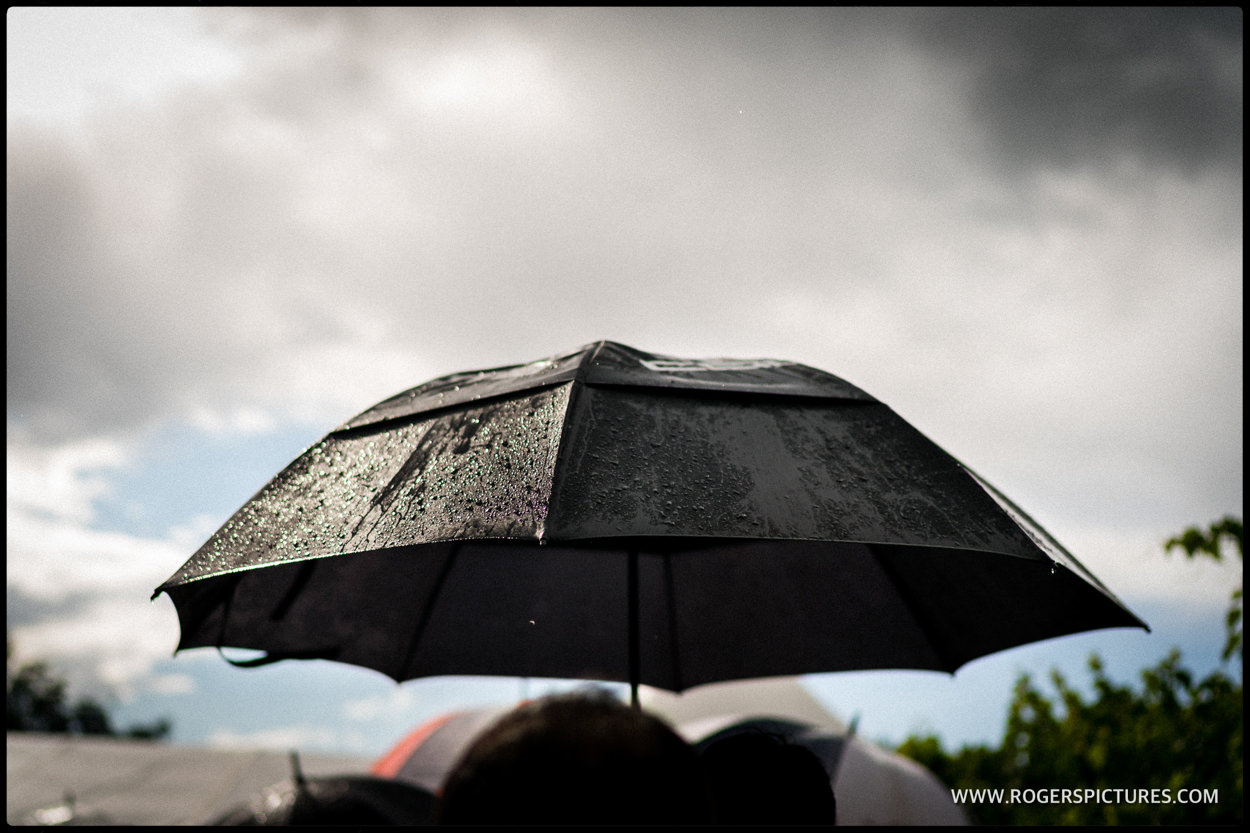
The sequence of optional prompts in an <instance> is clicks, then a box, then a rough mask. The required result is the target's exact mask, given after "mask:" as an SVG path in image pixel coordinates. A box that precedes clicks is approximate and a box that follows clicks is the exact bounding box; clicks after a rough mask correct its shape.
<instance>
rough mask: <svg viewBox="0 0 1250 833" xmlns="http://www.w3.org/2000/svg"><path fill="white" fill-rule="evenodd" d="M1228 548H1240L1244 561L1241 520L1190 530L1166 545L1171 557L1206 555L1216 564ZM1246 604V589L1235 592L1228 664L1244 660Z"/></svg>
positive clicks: (1226, 624)
mask: <svg viewBox="0 0 1250 833" xmlns="http://www.w3.org/2000/svg"><path fill="white" fill-rule="evenodd" d="M1225 544H1227V545H1229V548H1232V547H1236V549H1237V558H1239V559H1242V560H1244V554H1243V551H1242V529H1241V519H1240V518H1233V517H1225V518H1222V519H1220V520H1219V521H1216V522H1215V523H1213V524H1211V526H1209V527H1207V528H1206V529H1205V530H1204V529H1199V528H1198V527H1190V528H1189V529H1186V530H1185V531H1184V532H1182V533H1181V534H1180V535H1177V536H1176V537H1175V538H1169V539H1168V542H1167V543H1166V544H1164V549H1165V550H1166V551H1167V552H1169V553H1170V552H1171V551H1172V550H1174V549H1181V550H1184V551H1185V555H1186V556H1188V557H1189V558H1193V557H1195V556H1199V555H1206V556H1209V557H1211V558H1213V559H1215V560H1216V561H1222V560H1224V551H1225V549H1226V547H1225ZM1242 604H1243V600H1242V588H1240V587H1238V588H1237V589H1236V590H1234V591H1233V598H1232V604H1231V605H1230V606H1229V608H1228V614H1227V616H1225V619H1224V627H1225V630H1226V631H1227V638H1226V639H1225V642H1224V653H1223V657H1224V659H1225V660H1228V659H1231V658H1232V656H1233V655H1234V654H1236V655H1237V656H1238V657H1241V656H1242V649H1241V645H1242V637H1241V623H1242V619H1243V618H1244V617H1243V607H1242Z"/></svg>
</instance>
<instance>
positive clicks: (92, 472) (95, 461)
mask: <svg viewBox="0 0 1250 833" xmlns="http://www.w3.org/2000/svg"><path fill="white" fill-rule="evenodd" d="M26 433H27V432H26V431H25V430H23V429H21V428H17V429H15V428H14V427H13V426H10V428H9V436H8V441H7V443H6V445H5V502H6V504H7V505H8V508H9V513H10V519H11V516H12V513H13V512H14V511H15V510H17V511H21V512H36V513H40V514H43V515H48V516H52V517H55V518H58V519H61V520H67V521H74V522H79V523H84V522H87V521H90V520H91V518H92V517H93V509H92V502H93V501H94V500H96V499H97V498H99V497H102V496H104V495H106V494H107V493H108V490H109V486H108V480H107V477H106V475H105V474H103V472H106V471H108V470H110V469H116V468H119V467H121V466H123V465H125V464H126V463H127V462H128V460H129V458H130V454H129V450H128V449H127V447H126V446H124V445H123V444H122V443H121V442H119V441H118V440H116V439H112V438H105V437H89V438H80V439H77V440H74V441H73V442H69V443H64V444H61V445H57V446H52V447H46V446H37V445H35V444H33V443H30V442H28V441H27V440H26V439H25V437H24V435H25V434H26ZM10 534H11V533H10Z"/></svg>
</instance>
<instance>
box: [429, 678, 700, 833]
mask: <svg viewBox="0 0 1250 833" xmlns="http://www.w3.org/2000/svg"><path fill="white" fill-rule="evenodd" d="M438 818H439V821H441V822H442V823H444V824H627V823H634V824H660V823H669V824H683V823H700V822H705V821H707V820H708V804H707V793H706V790H705V786H704V782H703V778H702V773H701V769H700V766H699V761H698V755H697V754H696V752H695V751H694V748H693V747H691V746H690V745H689V744H688V743H686V742H685V741H684V740H683V739H682V738H681V737H680V736H678V735H677V734H676V733H675V732H674V731H673V730H672V729H670V728H669V727H668V726H667V725H666V724H665V723H664V722H663V721H661V720H660V719H659V718H657V717H654V716H652V715H649V714H646V713H643V712H641V711H638V710H635V709H632V708H630V707H628V706H626V705H624V704H622V703H620V702H619V701H617V700H616V699H615V698H614V697H612V696H611V695H610V694H608V693H606V692H592V693H576V694H562V695H552V696H549V697H544V698H541V699H538V700H533V701H531V702H529V703H526V704H524V705H522V706H519V707H518V708H517V709H515V710H513V711H512V712H510V713H508V714H506V715H504V716H503V717H502V718H500V719H499V720H498V721H497V722H496V723H495V724H494V725H492V726H491V727H490V728H488V729H487V730H486V731H485V732H483V733H482V734H481V735H480V736H478V738H477V739H475V740H474V741H473V743H472V744H470V745H469V748H468V749H467V750H466V751H465V752H464V754H463V755H462V756H461V758H460V760H459V761H458V762H457V763H456V765H455V766H454V767H453V768H452V771H451V772H450V774H449V775H448V776H447V780H446V782H445V783H444V785H443V790H442V795H441V796H440V799H439V809H438Z"/></svg>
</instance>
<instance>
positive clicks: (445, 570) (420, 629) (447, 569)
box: [395, 541, 463, 680]
mask: <svg viewBox="0 0 1250 833" xmlns="http://www.w3.org/2000/svg"><path fill="white" fill-rule="evenodd" d="M461 546H463V542H461V541H452V542H450V546H449V547H448V550H447V557H446V558H444V559H443V566H442V567H441V568H440V569H439V571H438V578H437V579H435V581H434V587H433V588H432V589H431V590H430V593H429V595H428V596H427V597H426V599H425V607H424V608H423V609H422V611H421V619H420V620H419V621H418V622H417V626H416V628H414V629H413V633H412V640H411V641H410V642H409V643H408V651H407V653H406V654H405V655H404V661H403V664H402V665H400V666H399V675H398V676H396V677H395V679H397V680H402V679H405V678H406V677H405V676H404V675H407V672H408V669H409V667H410V666H411V665H412V660H413V658H414V657H415V656H416V655H417V647H418V646H419V645H420V644H421V637H423V636H424V635H425V629H426V626H428V625H429V623H430V619H431V617H433V615H434V602H435V600H436V599H437V598H438V595H439V593H441V592H442V589H443V583H444V582H446V581H447V576H448V574H450V573H451V565H452V562H454V561H455V560H456V555H458V554H459V552H460V548H461ZM411 676H416V675H411Z"/></svg>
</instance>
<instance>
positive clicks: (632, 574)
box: [626, 547, 642, 709]
mask: <svg viewBox="0 0 1250 833" xmlns="http://www.w3.org/2000/svg"><path fill="white" fill-rule="evenodd" d="M627 573H628V576H627V579H626V583H627V585H628V588H627V592H628V593H629V703H630V705H631V706H633V707H634V708H635V709H639V708H641V706H640V705H639V702H638V679H639V676H640V671H641V668H642V648H641V645H640V644H639V643H640V641H641V640H640V637H639V634H638V550H637V549H635V548H633V547H631V548H630V550H629V563H628V567H627Z"/></svg>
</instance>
